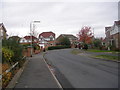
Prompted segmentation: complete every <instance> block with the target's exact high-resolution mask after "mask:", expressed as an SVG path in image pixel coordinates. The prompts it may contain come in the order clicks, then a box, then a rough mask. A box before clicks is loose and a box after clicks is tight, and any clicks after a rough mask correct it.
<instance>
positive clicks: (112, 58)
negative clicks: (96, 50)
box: [95, 55, 119, 60]
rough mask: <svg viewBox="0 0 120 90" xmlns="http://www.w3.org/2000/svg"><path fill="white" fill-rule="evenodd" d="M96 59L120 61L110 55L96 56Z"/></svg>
mask: <svg viewBox="0 0 120 90" xmlns="http://www.w3.org/2000/svg"><path fill="white" fill-rule="evenodd" d="M95 57H96V58H101V59H108V60H119V59H118V56H110V55H97V56H95Z"/></svg>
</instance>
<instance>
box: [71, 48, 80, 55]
mask: <svg viewBox="0 0 120 90" xmlns="http://www.w3.org/2000/svg"><path fill="white" fill-rule="evenodd" d="M71 53H72V54H75V55H77V54H79V53H81V52H80V50H77V49H74V50H72V51H71Z"/></svg>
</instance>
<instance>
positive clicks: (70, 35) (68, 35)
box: [56, 34, 78, 45]
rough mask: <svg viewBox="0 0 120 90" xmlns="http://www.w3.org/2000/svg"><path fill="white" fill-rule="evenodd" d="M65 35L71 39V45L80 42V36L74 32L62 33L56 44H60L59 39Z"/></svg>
mask: <svg viewBox="0 0 120 90" xmlns="http://www.w3.org/2000/svg"><path fill="white" fill-rule="evenodd" d="M63 37H67V38H68V39H69V40H70V43H71V45H75V44H77V43H78V38H77V37H76V36H74V35H72V34H61V35H60V36H58V37H57V39H56V44H59V40H60V39H61V38H63Z"/></svg>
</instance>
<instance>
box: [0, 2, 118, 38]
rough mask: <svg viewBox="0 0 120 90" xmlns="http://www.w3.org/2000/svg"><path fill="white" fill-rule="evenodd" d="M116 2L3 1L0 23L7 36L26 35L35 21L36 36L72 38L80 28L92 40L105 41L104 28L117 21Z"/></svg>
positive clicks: (0, 5) (0, 7) (0, 8)
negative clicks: (49, 34) (89, 33)
mask: <svg viewBox="0 0 120 90" xmlns="http://www.w3.org/2000/svg"><path fill="white" fill-rule="evenodd" d="M89 1H90V0H89ZM113 1H114V2H113ZM118 1H119V0H106V2H105V0H104V2H100V1H98V2H95V1H94V0H92V1H91V2H88V1H86V0H85V1H84V2H83V1H82V2H81V1H79V0H76V1H75V0H69V1H68V0H64V1H63V0H59V1H58V0H57V1H55V0H49V2H48V0H39V1H38V0H29V1H26V2H25V0H4V2H3V1H2V3H0V11H1V13H2V17H1V16H0V22H3V23H4V25H5V27H6V29H7V33H8V35H19V36H22V37H23V36H25V35H28V34H29V33H30V22H32V21H36V20H37V21H40V23H36V24H35V26H36V28H35V30H36V31H37V32H39V33H42V32H46V31H53V32H54V33H56V35H57V36H58V35H60V34H74V35H76V34H77V33H78V31H79V30H80V29H81V28H82V27H83V26H90V27H92V28H94V33H95V36H96V37H105V32H104V30H105V29H104V28H105V26H111V25H113V23H114V21H115V20H118ZM1 18H2V19H1Z"/></svg>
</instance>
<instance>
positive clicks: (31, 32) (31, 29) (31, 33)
mask: <svg viewBox="0 0 120 90" xmlns="http://www.w3.org/2000/svg"><path fill="white" fill-rule="evenodd" d="M34 23H40V21H32V22H30V35H31V57H32V52H33V50H32V49H33V48H32V47H33V45H32V44H33V40H32V39H33V38H32V37H33V34H34V32H33V29H35V28H34V27H35V25H34ZM32 24H33V25H34V26H33V28H32Z"/></svg>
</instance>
